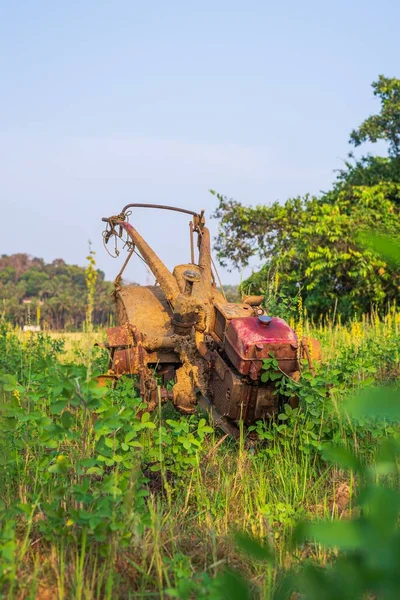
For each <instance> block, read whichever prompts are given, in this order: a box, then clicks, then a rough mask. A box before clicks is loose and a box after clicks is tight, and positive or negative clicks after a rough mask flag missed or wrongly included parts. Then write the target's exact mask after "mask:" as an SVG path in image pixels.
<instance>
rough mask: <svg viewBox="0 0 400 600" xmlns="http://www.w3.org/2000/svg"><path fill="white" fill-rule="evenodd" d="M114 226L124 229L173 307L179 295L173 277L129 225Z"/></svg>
mask: <svg viewBox="0 0 400 600" xmlns="http://www.w3.org/2000/svg"><path fill="white" fill-rule="evenodd" d="M115 224H116V225H121V226H122V227H123V228H124V229H125V231H126V232H127V234H128V235H129V237H130V238H131V240H132V242H133V243H134V244H135V247H136V248H137V249H138V250H139V251H140V253H141V255H142V257H143V259H144V261H145V262H146V264H147V266H148V267H149V268H150V269H151V271H152V273H153V275H154V276H155V278H156V280H157V281H158V283H159V284H160V286H161V288H162V290H163V292H164V293H165V296H166V298H167V300H168V302H170V303H171V304H172V305H174V304H175V300H176V298H177V297H178V296H179V294H180V289H179V287H178V284H177V282H176V279H175V277H174V276H173V275H172V273H170V271H169V270H168V269H167V267H166V266H165V265H164V263H163V262H162V260H161V259H160V258H159V257H158V256H157V254H156V253H155V252H154V250H153V249H152V248H151V247H150V246H149V244H148V243H147V242H146V241H145V240H144V239H143V237H142V236H141V235H140V234H139V233H138V232H137V231H136V229H134V227H132V225H131V224H130V223H127V222H125V221H116V222H115Z"/></svg>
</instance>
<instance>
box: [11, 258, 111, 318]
mask: <svg viewBox="0 0 400 600" xmlns="http://www.w3.org/2000/svg"><path fill="white" fill-rule="evenodd" d="M112 291H113V284H112V283H111V282H109V281H105V280H104V273H103V272H102V271H100V270H98V271H97V281H96V295H95V306H94V312H93V323H94V325H107V324H108V323H109V322H110V318H112V315H113V312H114V304H113V300H112V295H111V294H112ZM0 302H1V304H0V314H1V315H2V317H3V318H5V319H6V320H7V321H9V322H11V323H12V324H14V325H17V326H23V325H27V324H32V325H36V324H38V325H39V324H40V325H41V326H42V327H46V328H49V329H55V330H77V329H81V328H82V327H83V325H84V323H85V318H86V306H87V285H86V273H85V268H84V267H79V266H76V265H68V264H66V263H65V262H64V260H62V259H56V260H54V261H53V262H51V263H46V262H45V261H44V260H43V259H41V258H32V257H31V256H29V255H27V254H13V255H11V256H7V255H2V256H1V257H0Z"/></svg>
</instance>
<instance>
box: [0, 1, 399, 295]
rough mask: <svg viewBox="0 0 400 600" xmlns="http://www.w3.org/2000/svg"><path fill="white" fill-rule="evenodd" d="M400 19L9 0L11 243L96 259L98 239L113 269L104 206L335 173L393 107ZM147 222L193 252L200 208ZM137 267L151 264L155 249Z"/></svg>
mask: <svg viewBox="0 0 400 600" xmlns="http://www.w3.org/2000/svg"><path fill="white" fill-rule="evenodd" d="M399 21H400V4H399V3H396V2H394V0H392V1H390V2H389V1H387V0H383V1H381V2H379V3H375V2H374V3H372V2H369V3H368V2H361V1H360V0H355V1H353V2H349V1H347V2H345V1H344V0H338V1H336V2H322V1H320V2H316V1H314V0H313V1H309V0H304V1H303V2H301V3H300V2H294V1H293V0H287V1H283V2H280V3H277V2H261V1H254V0H253V1H252V0H250V1H248V2H246V3H245V2H235V1H230V2H226V1H218V0H215V1H214V2H211V1H209V0H204V1H203V2H201V3H194V2H183V1H178V0H170V1H169V2H160V1H158V0H154V1H153V2H148V3H144V2H136V1H134V0H131V1H128V0H114V1H113V2H111V1H109V2H104V1H97V2H94V1H90V0H86V1H85V2H77V1H74V0H70V1H69V2H54V1H53V2H50V1H48V2H45V1H41V0H25V1H21V2H11V1H10V0H3V2H1V3H0V73H1V94H0V204H1V214H2V217H3V218H2V224H3V227H2V234H1V237H0V254H3V253H4V254H11V253H15V252H27V253H29V254H32V255H34V256H41V257H43V258H45V259H46V260H48V261H50V260H53V259H54V258H59V257H62V258H64V259H65V260H66V261H68V262H72V263H77V264H84V263H85V256H86V254H87V248H88V244H87V242H88V239H89V238H90V239H91V241H92V243H93V247H94V249H95V250H96V252H97V255H96V258H97V262H98V266H99V267H100V268H102V269H103V270H104V271H105V272H106V275H107V277H108V278H112V277H113V276H115V274H116V273H117V271H118V270H119V266H120V262H121V261H119V262H118V261H113V260H112V259H110V258H109V257H108V256H107V254H106V253H105V251H104V249H103V247H102V243H101V231H102V224H101V217H102V216H108V215H110V214H114V213H115V212H118V211H119V210H120V208H121V207H122V206H123V205H124V204H126V203H128V202H155V203H165V204H175V205H178V206H182V207H185V208H193V209H195V210H198V209H200V208H205V209H206V211H207V213H208V214H210V213H211V212H212V211H213V209H214V208H215V198H214V197H212V196H210V194H209V193H208V189H210V188H213V189H216V190H218V191H220V192H222V193H224V194H227V195H229V196H234V197H235V198H237V199H239V200H241V201H243V202H245V203H248V204H250V203H270V202H272V201H274V200H281V201H283V200H285V198H287V197H288V196H291V195H298V194H304V193H306V192H310V193H316V194H317V193H319V191H321V190H324V189H327V188H328V187H329V185H330V182H331V181H332V179H333V177H334V173H333V170H334V169H335V168H339V167H340V166H341V164H342V160H343V159H344V158H345V156H346V154H347V152H348V151H349V149H350V147H349V146H348V135H349V132H350V131H351V129H352V128H354V127H355V126H357V125H358V124H359V123H360V122H361V121H362V120H363V119H364V118H365V117H367V116H368V115H369V114H370V113H372V112H375V111H376V110H377V109H378V103H377V100H376V99H375V98H374V97H373V95H372V90H371V88H370V84H371V82H372V81H373V80H374V79H376V77H377V76H378V74H380V73H383V74H385V75H387V76H390V77H395V76H397V77H399V76H400V73H399V64H400V43H399V41H398V40H399V38H398V23H399ZM132 222H133V224H134V225H135V226H136V227H137V228H138V230H139V231H140V232H141V233H142V234H143V235H144V236H145V237H146V238H147V239H148V241H149V242H150V243H151V244H152V245H153V246H154V248H155V249H156V250H157V251H159V252H160V253H161V254H162V256H163V258H164V259H165V262H166V263H167V264H168V265H169V266H173V265H174V264H175V263H179V262H185V261H186V260H187V259H188V245H187V220H186V218H185V217H182V218H179V219H178V220H177V219H176V217H175V220H174V217H172V215H166V214H165V213H164V214H151V216H150V214H149V213H148V212H146V211H138V212H137V213H136V214H135V215H134V216H133V220H132ZM211 228H212V230H213V231H214V232H215V230H216V223H215V222H211ZM166 229H167V231H168V233H167V234H166V233H165V230H166ZM171 234H172V235H171ZM240 276H241V274H240V273H237V272H236V273H231V274H229V273H227V272H223V280H224V281H226V282H231V283H232V282H235V281H238V280H239V279H240ZM128 277H129V279H131V280H137V281H140V282H145V281H146V280H147V277H146V273H145V270H144V269H143V267H142V266H141V265H140V262H139V260H135V261H134V262H133V263H132V264H131V266H130V270H129V273H128Z"/></svg>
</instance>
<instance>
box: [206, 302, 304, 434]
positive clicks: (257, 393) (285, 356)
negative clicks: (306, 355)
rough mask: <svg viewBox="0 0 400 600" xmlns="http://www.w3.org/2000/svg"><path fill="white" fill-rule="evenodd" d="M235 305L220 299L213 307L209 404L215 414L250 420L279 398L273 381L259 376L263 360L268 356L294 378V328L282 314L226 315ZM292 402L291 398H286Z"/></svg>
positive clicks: (264, 414) (268, 413) (269, 413)
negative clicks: (213, 348)
mask: <svg viewBox="0 0 400 600" xmlns="http://www.w3.org/2000/svg"><path fill="white" fill-rule="evenodd" d="M239 306H240V305H233V306H232V307H229V308H230V311H227V310H226V305H225V306H220V307H218V308H217V318H216V324H217V326H216V329H215V330H214V331H215V334H216V336H215V337H218V341H219V344H218V346H219V347H218V350H217V351H216V352H215V360H214V365H213V371H212V376H211V384H210V388H211V393H212V397H213V399H214V404H215V408H216V409H217V411H218V412H219V413H220V414H221V415H223V416H226V417H228V418H229V419H232V420H234V421H237V420H239V419H242V420H243V421H244V422H245V423H252V422H254V421H256V420H257V419H263V418H268V417H273V416H274V414H275V413H276V412H277V411H278V410H279V409H280V408H281V406H280V405H281V403H282V399H281V398H280V397H279V395H277V394H276V390H275V385H274V382H273V381H269V382H267V383H263V382H262V380H261V375H262V372H263V370H262V366H263V361H264V360H265V359H266V358H271V357H274V358H275V359H276V360H277V361H278V368H279V370H280V371H281V372H282V373H284V374H285V375H287V376H289V377H292V378H293V379H295V380H297V379H298V378H299V374H300V372H299V369H300V366H299V344H298V341H297V337H296V334H295V333H294V331H293V330H292V329H291V328H290V327H289V325H288V324H287V323H286V322H285V321H284V320H283V319H279V318H276V317H269V316H266V315H264V314H261V315H258V316H246V317H243V316H240V317H236V318H232V311H233V310H234V307H239ZM243 306H244V307H245V306H246V305H243ZM224 309H225V310H224ZM242 310H243V309H242ZM227 312H228V314H227ZM229 313H230V314H229ZM227 316H229V317H230V318H229V319H227V318H226V317H227ZM285 401H286V402H288V399H287V398H285ZM295 402H296V400H295V399H293V400H292V404H293V405H294V404H295Z"/></svg>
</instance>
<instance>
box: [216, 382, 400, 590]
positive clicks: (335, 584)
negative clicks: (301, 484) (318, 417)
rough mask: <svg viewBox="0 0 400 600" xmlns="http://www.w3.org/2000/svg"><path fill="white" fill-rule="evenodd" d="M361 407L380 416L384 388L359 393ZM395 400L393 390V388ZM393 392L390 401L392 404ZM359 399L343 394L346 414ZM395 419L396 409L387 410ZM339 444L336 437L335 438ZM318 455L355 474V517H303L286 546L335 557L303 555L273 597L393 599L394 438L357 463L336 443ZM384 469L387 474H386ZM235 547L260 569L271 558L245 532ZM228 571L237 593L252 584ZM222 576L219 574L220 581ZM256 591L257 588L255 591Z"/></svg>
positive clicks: (399, 445) (397, 539)
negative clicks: (326, 560) (325, 560)
mask: <svg viewBox="0 0 400 600" xmlns="http://www.w3.org/2000/svg"><path fill="white" fill-rule="evenodd" d="M363 396H364V399H365V405H366V408H364V410H363V415H364V416H367V417H368V418H369V419H372V420H374V419H376V418H378V419H379V418H381V417H382V404H383V405H385V406H387V405H388V401H387V390H383V389H381V390H376V391H375V393H374V395H373V396H371V394H367V395H365V394H363ZM396 397H397V404H398V397H399V390H398V389H397V392H396ZM394 399H395V398H394V393H393V405H394ZM363 404H364V403H363V402H362V401H361V402H360V400H359V399H355V400H349V402H348V404H347V409H348V411H349V413H350V414H354V415H359V411H360V406H361V405H363ZM391 416H396V421H397V423H398V422H399V411H398V409H397V410H396V413H395V414H394V413H393V412H392V413H391ZM339 444H340V441H339ZM322 456H323V457H324V459H325V460H327V461H330V462H332V463H334V464H335V465H336V466H337V467H339V468H341V469H350V470H352V471H353V472H354V473H356V474H357V476H358V477H359V479H360V481H361V482H362V485H361V486H360V489H359V492H358V495H357V497H356V498H355V502H354V506H355V511H356V512H355V517H354V518H353V519H348V520H338V519H327V520H320V521H316V522H307V521H303V522H302V523H300V524H299V525H298V526H297V527H296V529H295V531H294V533H293V536H292V548H293V551H294V552H295V551H296V548H299V549H303V548H304V546H305V545H307V544H308V545H313V546H317V545H318V546H319V547H324V548H325V549H331V550H332V551H334V552H335V558H334V560H333V561H332V562H331V564H329V565H327V566H324V567H321V566H320V565H318V564H316V563H315V562H313V561H305V562H304V563H303V564H302V565H300V566H296V567H294V568H292V569H290V570H288V571H286V572H285V573H283V574H282V575H281V577H280V578H279V579H278V581H277V583H276V586H275V590H274V591H273V593H272V594H271V598H273V600H290V599H291V598H293V597H294V595H296V594H300V597H301V598H305V599H307V600H337V599H339V598H340V599H343V600H346V599H348V600H357V599H359V600H361V599H362V598H367V597H376V598H382V599H388V600H394V599H395V598H398V597H399V595H400V573H399V560H400V532H399V529H398V520H399V517H400V492H399V489H398V484H399V476H400V473H399V467H398V461H399V457H400V442H399V440H398V439H396V440H394V439H392V440H388V441H386V442H384V443H383V444H382V445H381V447H380V450H379V452H378V453H377V454H376V457H375V461H374V462H373V463H372V464H368V463H363V462H362V461H360V459H359V457H358V456H357V455H356V454H355V453H354V452H351V451H349V450H347V449H345V448H344V447H343V446H342V445H331V444H329V445H324V446H323V447H322ZM388 475H390V477H389V478H388ZM236 543H237V544H238V547H239V548H240V549H241V550H243V551H244V552H245V553H246V554H247V555H248V556H249V558H250V557H251V558H252V559H256V560H261V561H265V563H266V571H267V572H268V569H269V568H270V566H271V565H273V563H274V561H275V560H276V556H275V553H274V551H273V550H272V549H271V548H270V547H269V546H265V545H264V544H261V543H260V542H259V541H258V540H255V539H254V538H252V537H250V536H249V535H246V534H243V533H241V534H238V535H237V536H236ZM228 575H229V577H236V578H237V581H240V589H241V593H242V594H243V597H250V596H251V593H253V594H254V590H251V587H250V585H249V584H248V583H247V582H246V580H245V579H244V578H241V579H239V578H240V575H239V573H235V572H234V573H231V572H228ZM223 577H224V576H222V577H220V579H221V581H222V580H223ZM257 595H258V594H257Z"/></svg>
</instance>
